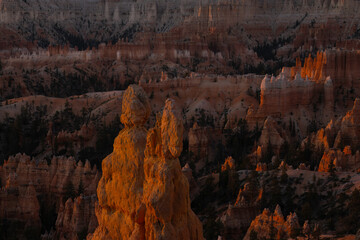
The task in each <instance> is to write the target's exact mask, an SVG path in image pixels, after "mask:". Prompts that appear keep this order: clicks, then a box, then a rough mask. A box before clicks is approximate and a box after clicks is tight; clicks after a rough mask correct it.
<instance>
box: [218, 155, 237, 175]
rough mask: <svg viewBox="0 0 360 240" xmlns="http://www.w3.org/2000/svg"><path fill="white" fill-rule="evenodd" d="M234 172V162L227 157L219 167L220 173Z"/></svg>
mask: <svg viewBox="0 0 360 240" xmlns="http://www.w3.org/2000/svg"><path fill="white" fill-rule="evenodd" d="M231 169H232V170H235V160H234V159H233V158H232V157H227V158H226V159H225V162H224V164H223V165H221V171H222V172H224V171H226V170H231Z"/></svg>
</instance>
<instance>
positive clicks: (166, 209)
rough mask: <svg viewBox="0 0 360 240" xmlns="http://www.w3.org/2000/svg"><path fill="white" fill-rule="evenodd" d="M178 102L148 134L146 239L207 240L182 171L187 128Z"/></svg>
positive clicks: (168, 106)
mask: <svg viewBox="0 0 360 240" xmlns="http://www.w3.org/2000/svg"><path fill="white" fill-rule="evenodd" d="M174 104H175V103H174V101H173V100H171V99H168V100H167V101H166V103H165V108H164V110H163V115H162V118H161V119H160V118H159V119H158V121H161V122H158V123H157V124H156V126H155V128H152V129H150V130H149V132H148V137H147V146H146V152H145V161H144V172H145V182H144V195H143V197H144V205H145V208H146V210H145V219H144V221H145V222H144V225H145V239H149V240H152V239H154V240H155V239H179V240H180V239H203V236H202V226H201V223H200V221H199V219H198V218H197V216H196V215H195V214H194V212H193V211H192V210H191V208H190V197H189V184H188V181H187V179H186V177H185V176H184V175H183V174H182V172H181V167H180V162H179V159H178V157H179V156H180V154H181V151H182V135H183V126H182V122H181V117H180V113H179V112H178V110H177V109H176V108H175V105H174ZM140 220H141V219H139V221H140Z"/></svg>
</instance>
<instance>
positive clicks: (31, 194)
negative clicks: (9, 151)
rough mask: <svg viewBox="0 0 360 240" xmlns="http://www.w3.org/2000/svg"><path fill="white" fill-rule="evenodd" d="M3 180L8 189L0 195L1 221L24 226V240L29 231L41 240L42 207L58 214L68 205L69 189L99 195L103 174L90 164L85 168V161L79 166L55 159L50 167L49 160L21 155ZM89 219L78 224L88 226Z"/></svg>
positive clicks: (3, 170) (7, 166)
mask: <svg viewBox="0 0 360 240" xmlns="http://www.w3.org/2000/svg"><path fill="white" fill-rule="evenodd" d="M0 179H1V181H2V183H1V185H2V186H5V188H3V189H2V190H1V193H0V206H1V207H0V217H1V218H3V219H7V221H8V222H9V223H10V224H12V223H13V222H15V224H19V223H24V226H26V227H25V231H24V229H21V231H19V233H15V235H16V236H17V238H20V239H21V238H22V237H21V234H24V233H26V232H27V231H28V232H31V234H34V236H36V237H40V230H41V228H42V225H41V221H40V217H39V216H40V207H41V208H43V209H45V210H42V211H43V213H45V214H54V213H53V212H52V211H55V213H57V212H58V210H59V209H60V208H61V207H60V206H61V204H63V202H65V199H64V198H65V197H66V195H67V194H68V193H67V192H68V191H69V189H67V187H68V186H70V185H71V186H72V188H73V189H72V191H74V194H78V190H79V188H80V185H82V187H81V188H82V191H83V193H84V194H85V195H91V194H95V189H96V186H97V182H98V180H99V173H98V171H97V170H96V167H95V166H94V168H93V169H92V168H91V166H90V163H89V162H88V161H87V162H86V163H85V165H84V164H83V163H82V162H81V161H80V162H78V163H76V161H75V159H74V158H66V157H53V158H52V160H51V163H50V164H48V163H47V161H46V160H38V161H35V160H34V159H31V158H30V157H29V156H27V155H25V154H17V155H15V156H13V157H9V159H8V160H6V161H5V162H4V165H3V166H0ZM38 199H39V200H38ZM40 200H41V202H40ZM88 209H89V211H90V208H88ZM60 212H61V211H60ZM59 214H60V215H61V213H59ZM87 217H88V216H87V215H81V214H80V215H79V216H78V217H77V220H76V221H77V222H87V221H88V219H87ZM9 229H11V228H9ZM93 229H94V228H93ZM93 229H91V228H88V230H90V231H91V230H93ZM61 230H62V229H56V234H61ZM3 233H4V234H6V231H5V232H3ZM86 233H87V232H86ZM17 234H19V235H17ZM51 234H52V233H51ZM54 234H55V232H54ZM53 236H55V235H53ZM1 237H5V238H6V235H5V236H1Z"/></svg>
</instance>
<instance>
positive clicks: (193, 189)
mask: <svg viewBox="0 0 360 240" xmlns="http://www.w3.org/2000/svg"><path fill="white" fill-rule="evenodd" d="M181 171H182V173H183V174H184V175H185V177H186V178H187V180H188V182H189V188H190V199H191V200H193V199H194V198H195V197H196V196H197V195H198V193H199V191H200V188H199V186H198V184H197V183H196V181H195V179H194V176H193V174H192V169H191V168H190V166H189V164H188V163H186V164H185V166H184V167H183V168H182V169H181Z"/></svg>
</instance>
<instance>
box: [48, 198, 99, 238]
mask: <svg viewBox="0 0 360 240" xmlns="http://www.w3.org/2000/svg"><path fill="white" fill-rule="evenodd" d="M95 202H96V196H95V195H92V196H84V195H81V196H79V197H77V198H75V199H74V200H73V199H71V198H69V199H68V200H67V201H66V202H65V204H63V203H61V205H60V208H59V211H58V216H57V219H56V223H55V228H56V230H55V231H51V232H50V233H45V234H43V235H42V236H41V239H42V240H50V239H64V240H65V239H72V240H78V239H85V238H86V235H87V234H88V233H92V232H94V230H95V229H96V227H97V225H98V223H97V219H96V216H95V211H94V209H95Z"/></svg>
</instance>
